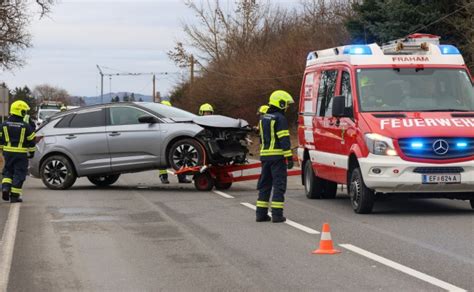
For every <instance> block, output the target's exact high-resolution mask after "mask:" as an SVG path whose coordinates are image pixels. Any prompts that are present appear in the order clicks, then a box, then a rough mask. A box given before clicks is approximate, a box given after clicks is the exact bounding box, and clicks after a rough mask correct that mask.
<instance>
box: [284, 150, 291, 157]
mask: <svg viewBox="0 0 474 292" xmlns="http://www.w3.org/2000/svg"><path fill="white" fill-rule="evenodd" d="M283 156H285V157H291V156H293V152H291V150H286V151H283Z"/></svg>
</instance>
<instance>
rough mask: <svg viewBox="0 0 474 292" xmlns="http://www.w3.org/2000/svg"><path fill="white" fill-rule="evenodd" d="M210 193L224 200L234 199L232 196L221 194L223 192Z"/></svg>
mask: <svg viewBox="0 0 474 292" xmlns="http://www.w3.org/2000/svg"><path fill="white" fill-rule="evenodd" d="M212 192H213V193H214V194H218V195H219V196H221V197H224V198H226V199H234V197H233V196H231V195H228V194H226V193H223V192H220V191H212Z"/></svg>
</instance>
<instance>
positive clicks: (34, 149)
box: [28, 147, 36, 152]
mask: <svg viewBox="0 0 474 292" xmlns="http://www.w3.org/2000/svg"><path fill="white" fill-rule="evenodd" d="M35 151H36V147H31V148H28V152H35Z"/></svg>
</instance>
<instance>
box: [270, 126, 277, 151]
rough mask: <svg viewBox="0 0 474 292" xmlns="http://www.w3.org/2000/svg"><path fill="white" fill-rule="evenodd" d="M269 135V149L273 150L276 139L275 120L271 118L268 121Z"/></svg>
mask: <svg viewBox="0 0 474 292" xmlns="http://www.w3.org/2000/svg"><path fill="white" fill-rule="evenodd" d="M270 137H271V138H270V139H271V140H270V148H269V150H273V149H275V141H276V139H275V120H272V121H271V122H270Z"/></svg>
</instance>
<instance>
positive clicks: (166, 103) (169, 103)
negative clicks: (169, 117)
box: [161, 100, 171, 106]
mask: <svg viewBox="0 0 474 292" xmlns="http://www.w3.org/2000/svg"><path fill="white" fill-rule="evenodd" d="M161 104H164V105H167V106H171V102H169V101H168V100H162V101H161Z"/></svg>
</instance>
